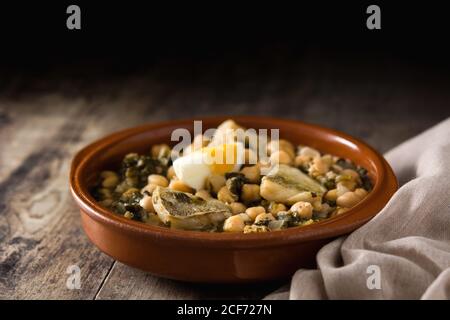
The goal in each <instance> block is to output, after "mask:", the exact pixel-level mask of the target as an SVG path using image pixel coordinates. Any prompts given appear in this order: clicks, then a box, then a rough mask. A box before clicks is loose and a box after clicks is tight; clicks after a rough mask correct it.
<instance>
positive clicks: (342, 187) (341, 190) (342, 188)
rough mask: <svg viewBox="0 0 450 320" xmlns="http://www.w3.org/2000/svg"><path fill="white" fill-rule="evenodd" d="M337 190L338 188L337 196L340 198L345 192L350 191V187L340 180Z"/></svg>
mask: <svg viewBox="0 0 450 320" xmlns="http://www.w3.org/2000/svg"><path fill="white" fill-rule="evenodd" d="M336 190H337V192H336V194H337V197H338V198H339V197H340V196H342V195H343V194H345V193H347V192H349V191H350V189H349V188H347V187H346V186H345V185H343V184H342V183H340V182H339V183H338V184H337V185H336Z"/></svg>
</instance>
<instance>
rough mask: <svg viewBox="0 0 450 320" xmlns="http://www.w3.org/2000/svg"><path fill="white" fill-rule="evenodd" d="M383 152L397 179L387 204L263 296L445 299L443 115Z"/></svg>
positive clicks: (449, 248) (447, 170)
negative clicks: (284, 285)
mask: <svg viewBox="0 0 450 320" xmlns="http://www.w3.org/2000/svg"><path fill="white" fill-rule="evenodd" d="M385 157H386V159H387V161H388V162H389V163H390V165H391V166H392V168H393V169H394V172H395V173H396V176H397V178H398V180H399V182H400V185H401V187H400V189H399V190H398V191H397V192H396V193H395V194H394V196H393V197H392V198H391V200H390V201H389V203H388V204H387V205H386V207H385V208H384V209H383V210H382V211H381V212H380V213H379V214H378V215H377V216H376V217H374V218H373V219H372V220H371V221H369V222H368V223H367V224H365V225H364V226H362V227H361V228H359V229H358V230H356V231H354V232H353V233H352V234H350V235H348V236H347V237H341V238H339V239H337V240H335V241H332V242H331V243H329V244H327V245H326V246H324V247H323V248H322V249H321V250H320V251H319V252H318V254H317V257H316V258H317V266H318V269H317V270H305V269H301V270H298V271H297V272H296V273H295V274H294V276H293V278H292V281H291V284H290V286H289V287H287V288H286V289H280V290H279V291H277V292H274V293H272V294H270V295H269V296H267V297H266V299H450V118H448V119H447V120H445V121H443V122H441V123H439V124H438V125H436V126H435V127H433V128H431V129H429V130H427V131H425V132H424V133H422V134H420V135H418V136H416V137H414V138H412V139H410V140H408V141H406V142H404V143H402V144H401V145H399V146H398V147H396V148H394V149H393V150H391V151H389V152H388V153H387V154H386V155H385Z"/></svg>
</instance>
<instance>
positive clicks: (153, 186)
mask: <svg viewBox="0 0 450 320" xmlns="http://www.w3.org/2000/svg"><path fill="white" fill-rule="evenodd" d="M156 187H158V186H157V185H156V184H153V183H149V184H147V185H146V186H145V187H143V188H142V190H141V193H144V192H148V194H150V195H152V194H153V191H155V189H156Z"/></svg>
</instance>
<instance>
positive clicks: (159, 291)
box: [96, 262, 281, 300]
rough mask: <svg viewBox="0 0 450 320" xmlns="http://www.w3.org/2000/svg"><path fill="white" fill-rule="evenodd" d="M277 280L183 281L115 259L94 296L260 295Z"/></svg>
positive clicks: (191, 297) (275, 285)
mask: <svg viewBox="0 0 450 320" xmlns="http://www.w3.org/2000/svg"><path fill="white" fill-rule="evenodd" d="M280 285H281V283H280V282H275V283H272V282H269V283H260V284H248V285H224V284H198V283H185V282H181V281H174V280H168V279H163V278H159V277H155V276H152V275H150V274H148V273H145V272H143V271H141V270H137V269H134V268H131V267H128V266H126V265H124V264H122V263H120V262H116V263H115V264H114V267H113V268H112V270H111V272H110V274H109V275H108V278H107V279H106V282H105V284H104V286H103V287H102V288H101V290H100V291H99V293H98V295H97V297H96V299H100V300H101V299H132V300H149V299H152V300H166V299H174V300H196V299H261V298H263V297H264V296H265V295H267V294H269V293H270V292H272V291H274V290H276V289H277V288H279V287H280Z"/></svg>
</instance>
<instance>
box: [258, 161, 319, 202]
mask: <svg viewBox="0 0 450 320" xmlns="http://www.w3.org/2000/svg"><path fill="white" fill-rule="evenodd" d="M326 191H327V190H326V188H325V187H323V186H322V185H321V184H320V183H318V182H317V181H316V180H314V179H313V178H311V177H309V176H308V175H306V174H304V173H303V172H301V171H300V170H299V169H297V168H294V167H290V166H287V165H284V164H280V165H278V166H274V167H273V168H272V169H271V170H270V171H269V173H268V174H267V175H266V176H265V177H264V178H262V181H261V188H260V194H261V196H262V197H263V198H264V199H266V200H269V201H275V202H281V203H284V204H288V205H292V204H294V203H296V202H298V201H308V202H310V201H311V200H313V198H315V197H321V196H322V195H323V194H324V193H325V192H326Z"/></svg>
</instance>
